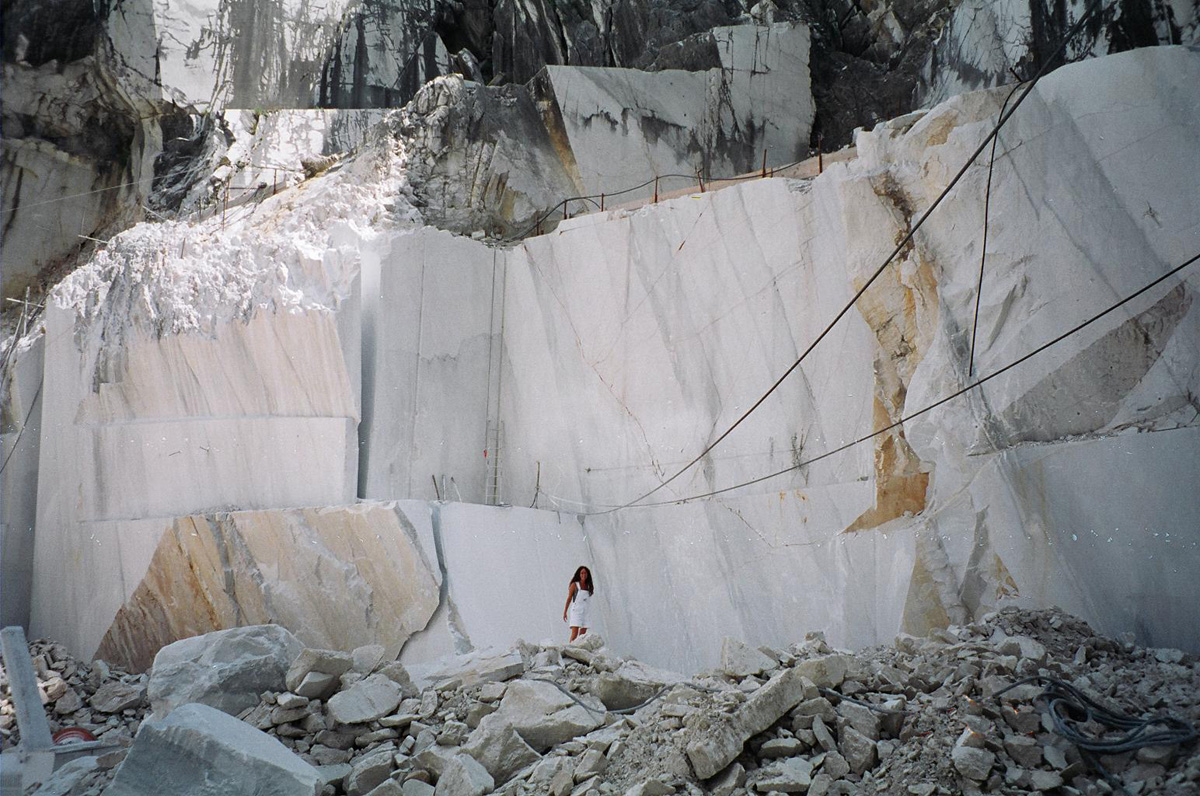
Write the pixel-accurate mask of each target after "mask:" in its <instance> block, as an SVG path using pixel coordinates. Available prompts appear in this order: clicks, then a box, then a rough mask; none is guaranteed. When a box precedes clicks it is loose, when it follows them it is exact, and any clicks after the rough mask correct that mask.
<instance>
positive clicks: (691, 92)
mask: <svg viewBox="0 0 1200 796" xmlns="http://www.w3.org/2000/svg"><path fill="white" fill-rule="evenodd" d="M708 37H709V38H710V39H711V46H712V48H713V50H714V51H715V53H716V58H714V59H713V60H714V62H715V63H714V65H713V68H710V69H706V70H701V71H684V70H680V69H666V70H662V71H656V72H643V71H641V70H637V69H608V68H602V67H578V66H548V67H546V69H545V71H544V72H543V73H541V74H540V75H539V77H538V78H537V79H535V81H534V83H533V85H534V88H535V96H536V97H537V98H538V99H539V101H540V102H541V103H550V104H551V106H550V109H549V111H543V113H544V114H548V115H549V116H550V118H551V119H552V120H553V121H551V122H549V123H548V125H549V126H551V129H552V130H554V129H555V127H556V126H557V125H555V122H559V123H560V124H561V127H562V131H563V133H564V134H565V138H566V140H567V142H568V143H569V145H570V151H571V156H572V161H573V164H574V166H575V169H574V170H575V172H576V173H577V174H578V176H579V180H580V187H581V188H582V191H583V192H584V193H586V194H600V193H609V194H612V193H614V192H622V193H620V194H619V201H621V202H627V201H630V200H634V199H638V198H642V197H647V196H652V195H653V194H654V186H653V185H642V187H641V188H639V189H638V190H635V191H632V192H626V189H628V188H630V186H635V185H641V184H642V183H645V182H646V181H647V180H651V179H653V178H654V177H656V176H660V175H673V176H672V177H671V178H669V179H668V180H666V181H664V182H663V183H662V188H663V190H664V191H665V190H667V189H670V188H679V187H681V186H684V185H687V184H689V182H690V183H692V184H694V183H695V182H696V179H695V175H696V173H697V172H698V171H699V172H701V174H702V175H703V176H704V177H705V178H706V179H707V178H709V177H731V176H734V175H737V174H744V173H745V172H747V171H751V170H754V169H756V168H759V167H760V166H761V164H762V162H763V158H764V156H765V157H766V162H767V165H768V166H777V165H782V164H784V163H790V162H792V161H796V160H801V159H803V158H804V156H805V155H806V153H807V152H808V138H809V129H810V128H811V126H812V120H813V106H812V92H811V90H810V88H809V77H808V47H809V33H808V28H807V27H806V26H804V25H801V24H790V23H781V24H776V25H742V26H737V27H723V28H716V29H714V30H712V31H710V32H709V34H708ZM559 120H561V121H559ZM633 153H637V154H636V155H634V154H633ZM680 175H682V177H683V179H682V180H680V179H679V176H680Z"/></svg>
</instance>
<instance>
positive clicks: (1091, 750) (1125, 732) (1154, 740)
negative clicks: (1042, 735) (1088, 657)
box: [995, 675, 1200, 793]
mask: <svg viewBox="0 0 1200 796" xmlns="http://www.w3.org/2000/svg"><path fill="white" fill-rule="evenodd" d="M1032 684H1038V685H1041V686H1042V693H1040V694H1038V695H1037V697H1035V700H1036V701H1038V702H1041V703H1042V705H1043V707H1044V708H1045V710H1046V714H1047V715H1048V716H1049V717H1050V723H1051V724H1052V725H1053V727H1054V732H1055V733H1057V734H1058V735H1060V736H1061V737H1063V738H1065V739H1066V740H1068V741H1070V742H1071V743H1072V744H1074V745H1075V746H1076V747H1077V748H1078V749H1079V751H1080V753H1081V755H1082V757H1083V758H1084V759H1085V760H1087V761H1088V763H1089V764H1090V765H1091V766H1092V767H1093V768H1095V769H1096V771H1098V772H1099V773H1100V775H1101V776H1103V777H1104V778H1105V779H1106V780H1108V781H1109V782H1110V783H1111V784H1112V785H1114V786H1115V787H1116V788H1117V789H1118V791H1119V792H1121V793H1128V791H1126V790H1125V788H1124V786H1123V785H1122V783H1121V782H1120V780H1118V779H1117V778H1116V777H1114V776H1113V775H1112V774H1111V773H1109V771H1108V770H1107V769H1106V768H1105V767H1104V766H1103V765H1101V763H1100V761H1099V760H1098V759H1097V757H1099V756H1100V755H1119V754H1122V753H1124V752H1136V751H1137V750H1138V749H1142V748H1144V747H1147V746H1174V745H1176V744H1185V743H1188V742H1190V741H1194V740H1196V739H1197V738H1200V733H1198V732H1197V731H1196V728H1195V727H1194V726H1192V724H1191V723H1190V722H1188V721H1185V720H1184V719H1181V718H1179V717H1178V716H1175V715H1172V714H1170V713H1166V712H1161V711H1160V712H1158V713H1156V714H1154V715H1152V716H1147V717H1145V718H1135V717H1133V716H1129V715H1127V714H1125V713H1122V712H1121V711H1119V710H1116V709H1115V708H1111V707H1108V706H1107V705H1103V704H1101V703H1100V702H1098V701H1096V700H1095V699H1092V698H1091V697H1089V696H1088V695H1087V694H1085V693H1083V692H1082V691H1080V690H1079V689H1078V688H1076V687H1075V686H1073V685H1071V684H1070V683H1066V682H1063V681H1062V680H1058V679H1056V678H1054V677H1042V676H1040V675H1039V676H1034V677H1026V678H1025V679H1024V680H1018V681H1017V682H1015V683H1013V684H1012V685H1010V686H1008V687H1007V688H1004V689H1002V690H1000V691H998V692H996V694H995V698H996V699H999V698H1000V696H1002V695H1003V694H1005V693H1007V692H1009V691H1011V690H1013V689H1014V688H1016V687H1018V686H1022V685H1032ZM1088 725H1092V726H1097V725H1100V726H1103V727H1104V728H1105V729H1104V730H1103V731H1101V732H1099V733H1096V732H1091V731H1089V730H1088V729H1087V727H1088Z"/></svg>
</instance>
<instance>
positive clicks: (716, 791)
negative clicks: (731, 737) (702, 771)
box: [705, 762, 746, 796]
mask: <svg viewBox="0 0 1200 796" xmlns="http://www.w3.org/2000/svg"><path fill="white" fill-rule="evenodd" d="M745 784H746V767H745V766H743V765H742V764H741V763H736V762H735V763H730V764H729V767H728V768H726V769H725V770H724V771H722V772H721V773H720V774H718V775H717V776H715V777H713V778H712V779H710V780H709V781H708V782H706V783H705V786H706V787H707V789H708V792H709V793H710V794H711V796H732V794H733V792H734V791H736V790H737V789H738V788H740V787H742V786H743V785H745Z"/></svg>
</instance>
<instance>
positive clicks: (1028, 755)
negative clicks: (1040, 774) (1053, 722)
mask: <svg viewBox="0 0 1200 796" xmlns="http://www.w3.org/2000/svg"><path fill="white" fill-rule="evenodd" d="M1004 751H1006V752H1008V756H1009V757H1011V758H1012V759H1013V760H1014V761H1016V763H1017V765H1019V766H1023V767H1024V768H1035V767H1037V766H1040V765H1041V764H1042V747H1041V746H1039V745H1038V742H1037V741H1035V740H1034V739H1032V738H1029V737H1026V736H1024V735H1010V736H1009V737H1007V738H1005V739H1004Z"/></svg>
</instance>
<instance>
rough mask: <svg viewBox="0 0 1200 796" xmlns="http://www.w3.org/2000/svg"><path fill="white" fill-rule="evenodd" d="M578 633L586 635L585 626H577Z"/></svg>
mask: <svg viewBox="0 0 1200 796" xmlns="http://www.w3.org/2000/svg"><path fill="white" fill-rule="evenodd" d="M579 635H581V636H586V635H587V628H586V627H581V628H579Z"/></svg>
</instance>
